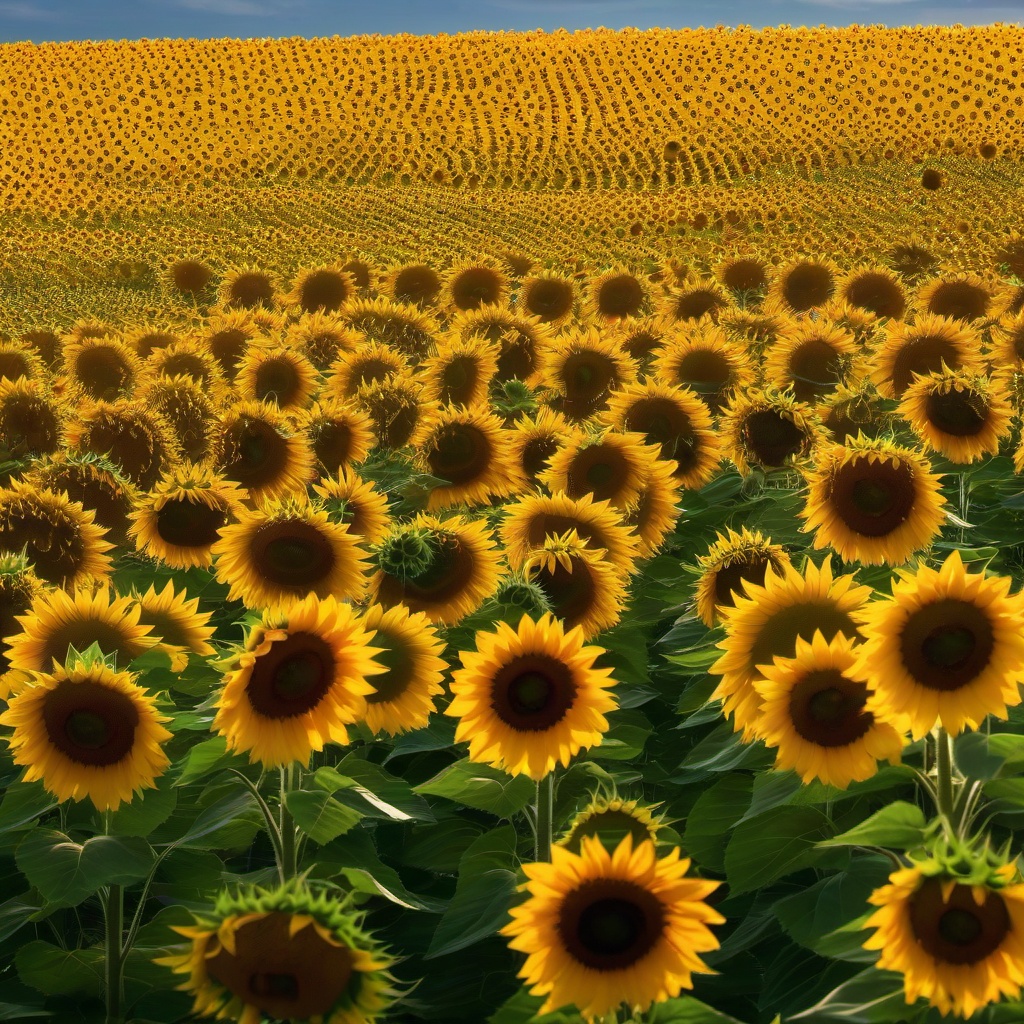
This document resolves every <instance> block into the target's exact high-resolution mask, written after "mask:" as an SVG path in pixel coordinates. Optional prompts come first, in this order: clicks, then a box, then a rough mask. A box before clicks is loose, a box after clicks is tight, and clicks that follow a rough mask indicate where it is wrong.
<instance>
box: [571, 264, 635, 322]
mask: <svg viewBox="0 0 1024 1024" xmlns="http://www.w3.org/2000/svg"><path fill="white" fill-rule="evenodd" d="M650 305H651V296H650V293H649V292H648V290H647V288H646V287H645V286H644V282H643V277H642V275H638V274H634V273H633V272H632V271H631V270H628V269H627V268H626V267H622V266H617V267H612V268H611V269H610V270H607V271H605V272H604V273H603V274H598V275H597V277H594V278H592V279H591V280H590V281H588V282H587V288H586V301H585V303H584V306H583V315H584V318H585V319H588V320H590V319H593V320H595V321H596V322H598V323H601V324H610V323H616V322H617V321H620V320H624V319H626V318H627V317H631V316H645V315H647V314H648V313H650V311H651V310H650Z"/></svg>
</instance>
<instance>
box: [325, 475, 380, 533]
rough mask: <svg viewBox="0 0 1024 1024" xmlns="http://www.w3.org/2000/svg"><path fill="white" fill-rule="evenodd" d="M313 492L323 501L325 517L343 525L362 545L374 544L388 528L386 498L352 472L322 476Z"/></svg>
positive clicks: (372, 484) (367, 481)
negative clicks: (326, 515)
mask: <svg viewBox="0 0 1024 1024" xmlns="http://www.w3.org/2000/svg"><path fill="white" fill-rule="evenodd" d="M313 490H314V491H315V492H316V493H317V494H318V495H320V497H321V498H322V499H323V502H324V506H325V508H326V510H327V514H328V515H329V516H330V517H331V519H332V520H333V521H335V522H339V523H344V524H345V525H346V526H347V527H348V532H349V533H350V534H352V535H353V536H355V537H358V538H360V539H361V540H362V541H363V543H364V544H376V543H377V542H378V541H381V540H383V539H384V537H385V536H386V535H387V533H388V531H389V530H390V529H391V516H390V515H389V513H388V496H387V495H386V494H384V493H383V492H381V491H378V490H377V488H376V486H375V485H374V483H373V481H372V480H363V479H362V477H360V476H359V474H358V473H356V472H354V471H353V470H349V469H343V470H341V472H340V473H339V474H338V475H337V476H331V477H325V478H324V479H322V480H321V481H320V482H319V483H318V484H314V485H313Z"/></svg>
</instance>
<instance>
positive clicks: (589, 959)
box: [501, 836, 725, 1022]
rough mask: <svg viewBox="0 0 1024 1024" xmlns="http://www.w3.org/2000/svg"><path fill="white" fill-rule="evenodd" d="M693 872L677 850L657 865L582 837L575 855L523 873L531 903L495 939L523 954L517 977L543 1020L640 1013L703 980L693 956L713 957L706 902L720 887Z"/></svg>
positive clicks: (558, 856)
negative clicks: (572, 1010)
mask: <svg viewBox="0 0 1024 1024" xmlns="http://www.w3.org/2000/svg"><path fill="white" fill-rule="evenodd" d="M689 868H690V861H689V859H680V856H679V849H678V848H676V849H674V850H673V851H672V852H671V853H670V854H669V855H668V856H666V857H662V858H661V859H660V860H659V859H658V857H657V855H656V853H655V849H654V844H653V843H652V842H650V841H645V842H641V843H638V844H636V845H635V846H634V844H633V839H632V836H626V837H625V838H624V839H623V840H622V842H621V843H620V844H619V845H618V847H617V848H616V849H615V851H614V853H610V852H609V851H608V850H606V849H605V847H604V845H603V844H602V842H601V840H600V838H598V837H596V836H587V837H585V838H584V839H583V842H582V849H581V852H580V853H579V854H575V853H572V852H570V851H569V850H567V849H565V848H564V847H561V846H556V847H555V848H554V849H553V850H552V861H551V863H550V864H546V863H538V864H527V865H525V866H524V868H523V870H524V871H525V872H526V877H527V881H526V882H525V883H524V884H523V885H522V886H521V888H522V889H523V890H525V891H526V892H527V893H528V894H529V898H528V899H527V900H526V901H525V902H524V903H521V904H520V905H519V906H516V907H513V908H512V910H511V911H510V912H509V913H510V914H511V917H512V921H511V922H510V923H509V924H507V925H505V926H504V928H502V929H501V933H502V934H503V935H505V936H508V937H509V938H510V940H511V941H510V942H509V945H510V946H511V948H512V949H516V950H519V951H520V952H522V953H526V954H527V959H526V963H525V964H524V965H523V967H522V969H521V970H520V972H519V974H520V977H521V978H523V980H524V981H525V983H526V984H527V985H529V986H531V989H530V990H531V992H532V993H533V994H535V995H540V996H545V997H546V998H545V1001H544V1004H543V1005H542V1006H541V1008H540V1012H541V1013H548V1012H551V1011H553V1010H557V1009H559V1008H560V1007H562V1006H565V1005H567V1004H570V1003H571V1004H573V1005H575V1006H576V1007H577V1009H579V1011H580V1013H581V1014H582V1015H583V1017H584V1019H585V1020H587V1021H591V1022H593V1021H596V1020H599V1019H605V1018H607V1016H608V1015H609V1014H611V1013H616V1012H617V1011H618V1009H619V1007H620V1006H621V1005H622V1004H623V1003H626V1004H627V1005H628V1006H629V1008H630V1009H631V1010H634V1011H641V1012H642V1011H644V1010H646V1009H648V1008H649V1007H650V1006H651V1004H652V1003H656V1002H662V1001H664V1000H666V999H672V998H675V997H676V996H678V995H679V993H680V992H681V991H682V990H683V989H684V988H692V987H693V977H692V975H693V973H694V972H705V973H708V972H709V971H710V969H709V968H708V967H707V966H706V965H705V964H704V962H703V961H702V960H701V959H700V955H699V954H701V953H706V952H710V951H711V950H714V949H717V948H718V946H719V942H718V939H716V938H715V936H714V935H713V934H712V933H711V930H710V929H709V928H708V925H711V924H722V923H723V922H724V921H725V918H724V917H723V916H722V915H721V914H719V913H718V911H717V910H714V909H712V908H711V907H709V906H708V904H707V903H706V902H704V901H705V899H706V897H708V896H709V895H710V894H711V893H713V892H714V891H715V889H717V888H718V887H719V885H720V884H721V883H720V882H713V881H705V880H703V879H695V878H694V879H690V878H686V877H684V876H685V875H686V872H687V871H688V870H689Z"/></svg>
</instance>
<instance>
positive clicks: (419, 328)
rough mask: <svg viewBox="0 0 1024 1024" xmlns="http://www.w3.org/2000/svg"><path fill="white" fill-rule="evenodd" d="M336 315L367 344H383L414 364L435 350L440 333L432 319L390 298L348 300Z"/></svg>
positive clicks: (416, 309) (421, 311)
mask: <svg viewBox="0 0 1024 1024" xmlns="http://www.w3.org/2000/svg"><path fill="white" fill-rule="evenodd" d="M338 316H339V317H340V318H341V319H342V320H343V321H344V322H345V324H346V325H347V326H348V327H350V328H352V330H355V331H358V332H359V333H360V334H361V335H362V336H363V338H364V339H365V340H366V341H368V342H376V343H377V344H380V345H385V346H387V347H388V348H389V349H393V350H394V351H397V352H400V353H401V354H402V355H403V356H404V357H406V358H408V359H409V360H410V361H411V362H414V363H415V362H417V361H418V360H420V359H422V358H423V357H424V356H425V355H426V354H427V353H428V352H429V351H430V350H431V349H433V348H434V346H435V345H436V344H437V338H438V335H439V334H440V326H439V325H438V322H437V320H436V318H435V317H433V316H431V315H430V314H429V313H425V312H424V311H423V310H422V309H418V308H417V307H416V306H410V305H408V304H406V303H403V302H392V301H391V300H390V299H384V298H377V299H351V300H350V301H349V302H346V303H345V305H344V306H343V307H342V308H341V309H340V310H339V311H338Z"/></svg>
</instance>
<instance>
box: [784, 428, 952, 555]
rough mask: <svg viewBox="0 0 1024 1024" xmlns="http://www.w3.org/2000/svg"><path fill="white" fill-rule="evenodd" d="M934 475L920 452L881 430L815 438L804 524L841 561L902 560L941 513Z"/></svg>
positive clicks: (924, 539) (930, 535)
mask: <svg viewBox="0 0 1024 1024" xmlns="http://www.w3.org/2000/svg"><path fill="white" fill-rule="evenodd" d="M939 487H940V482H939V477H938V476H936V475H935V474H934V473H933V472H932V471H931V466H930V464H929V463H928V461H927V459H926V458H924V457H923V456H922V455H921V454H920V453H919V452H917V451H914V450H913V449H911V448H900V447H897V446H896V445H894V444H893V443H892V442H891V441H889V440H886V439H885V438H878V439H875V440H868V439H866V438H864V437H863V436H862V435H858V437H857V438H856V439H853V440H850V439H848V440H847V442H846V444H845V445H837V444H829V445H822V446H821V447H819V449H818V458H817V465H816V466H815V468H814V469H813V470H811V471H809V472H808V473H807V504H806V506H805V507H804V510H803V511H802V512H801V513H800V516H801V518H803V519H805V520H806V521H807V522H806V525H805V526H804V529H805V530H807V531H810V530H814V531H815V534H814V546H815V547H816V548H823V547H825V546H826V545H828V546H829V547H831V548H833V549H834V550H835V551H836V552H838V554H839V556H840V557H841V558H843V559H844V560H845V561H847V562H853V561H860V562H863V563H864V564H865V565H879V564H883V563H885V564H890V565H899V564H900V563H901V562H905V561H906V560H907V559H908V558H909V557H910V556H911V555H912V554H913V553H914V552H915V551H918V550H920V549H921V548H923V547H926V546H927V545H928V544H930V543H931V542H932V541H933V540H934V539H935V537H936V536H937V535H938V533H939V530H940V528H941V527H942V524H943V522H944V521H945V512H944V510H943V509H944V505H945V499H944V498H943V497H942V494H941V493H940V490H939Z"/></svg>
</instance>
